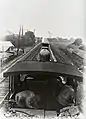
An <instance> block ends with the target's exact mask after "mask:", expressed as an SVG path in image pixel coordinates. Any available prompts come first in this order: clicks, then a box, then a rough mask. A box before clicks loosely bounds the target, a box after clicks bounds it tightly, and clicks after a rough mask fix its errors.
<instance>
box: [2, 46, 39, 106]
mask: <svg viewBox="0 0 86 119" xmlns="http://www.w3.org/2000/svg"><path fill="white" fill-rule="evenodd" d="M40 49H41V44H38V45H37V46H35V47H34V48H32V49H31V50H30V51H29V52H27V53H26V54H25V53H24V54H23V55H21V56H20V57H18V58H17V59H16V60H13V61H12V62H11V63H10V64H8V65H7V66H6V67H5V70H4V71H3V72H2V73H4V72H6V71H7V70H8V69H10V68H11V67H12V66H14V65H15V64H16V63H18V62H19V61H24V60H27V61H30V60H36V59H37V57H36V56H37V55H38V52H39V51H40ZM8 95H9V80H8V77H7V78H3V79H2V80H1V82H0V108H1V107H2V106H3V104H4V102H5V101H6V100H7V96H8Z"/></svg>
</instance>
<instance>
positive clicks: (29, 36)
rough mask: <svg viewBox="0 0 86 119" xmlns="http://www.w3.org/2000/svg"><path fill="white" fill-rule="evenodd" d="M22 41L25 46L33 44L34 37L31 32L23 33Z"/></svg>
mask: <svg viewBox="0 0 86 119" xmlns="http://www.w3.org/2000/svg"><path fill="white" fill-rule="evenodd" d="M24 39H25V45H34V44H35V35H34V33H33V32H32V31H27V32H25V35H24Z"/></svg>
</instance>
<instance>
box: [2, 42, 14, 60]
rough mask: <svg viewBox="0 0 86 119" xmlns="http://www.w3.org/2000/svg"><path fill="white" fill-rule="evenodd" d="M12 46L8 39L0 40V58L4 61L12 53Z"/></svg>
mask: <svg viewBox="0 0 86 119" xmlns="http://www.w3.org/2000/svg"><path fill="white" fill-rule="evenodd" d="M13 48H14V46H13V44H12V43H11V42H10V41H0V60H2V61H5V60H6V59H8V58H9V57H11V56H12V55H14V53H13V52H11V50H12V49H13Z"/></svg>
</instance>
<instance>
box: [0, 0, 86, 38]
mask: <svg viewBox="0 0 86 119" xmlns="http://www.w3.org/2000/svg"><path fill="white" fill-rule="evenodd" d="M84 2H85V0H0V37H2V36H3V35H5V34H8V31H11V32H13V33H18V31H19V27H20V26H21V25H23V27H24V31H26V30H32V31H33V30H34V29H35V35H36V36H42V37H48V36H49V33H48V31H50V33H51V36H52V37H57V36H58V37H68V38H70V37H81V38H85V9H84V8H85V7H84V4H85V3H84Z"/></svg>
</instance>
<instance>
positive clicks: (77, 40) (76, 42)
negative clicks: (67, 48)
mask: <svg viewBox="0 0 86 119" xmlns="http://www.w3.org/2000/svg"><path fill="white" fill-rule="evenodd" d="M73 44H75V45H77V46H80V45H81V44H82V39H80V38H77V39H76V40H75V41H74V43H73Z"/></svg>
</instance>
